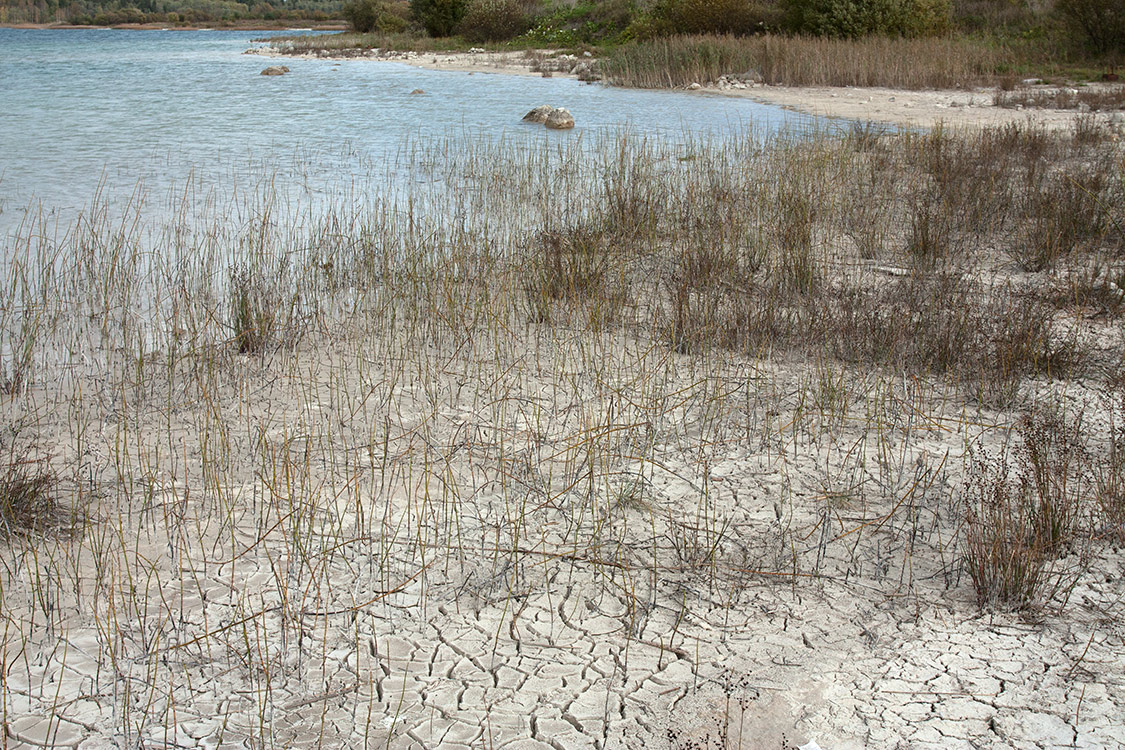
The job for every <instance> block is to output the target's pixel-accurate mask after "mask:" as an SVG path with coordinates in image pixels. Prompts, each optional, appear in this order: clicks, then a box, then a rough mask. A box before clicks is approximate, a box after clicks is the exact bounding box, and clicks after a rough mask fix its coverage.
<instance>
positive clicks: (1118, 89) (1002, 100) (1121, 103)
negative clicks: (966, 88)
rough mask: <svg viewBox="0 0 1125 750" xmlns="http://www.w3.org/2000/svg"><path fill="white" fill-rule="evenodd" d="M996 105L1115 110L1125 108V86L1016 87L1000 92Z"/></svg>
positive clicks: (997, 94) (1092, 110)
mask: <svg viewBox="0 0 1125 750" xmlns="http://www.w3.org/2000/svg"><path fill="white" fill-rule="evenodd" d="M993 101H994V103H995V104H996V106H997V107H1007V108H1009V109H1014V108H1016V107H1026V108H1036V109H1080V110H1083V111H1085V112H1113V111H1120V110H1122V109H1125V86H1100V87H1097V88H1081V89H1077V88H1053V89H1048V90H1045V91H1042V90H1036V89H1017V90H1014V91H997V92H996V96H995V97H994V100H993Z"/></svg>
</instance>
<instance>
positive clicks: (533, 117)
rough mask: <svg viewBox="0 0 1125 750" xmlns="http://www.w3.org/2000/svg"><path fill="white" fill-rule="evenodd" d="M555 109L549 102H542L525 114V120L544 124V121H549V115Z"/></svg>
mask: <svg viewBox="0 0 1125 750" xmlns="http://www.w3.org/2000/svg"><path fill="white" fill-rule="evenodd" d="M554 111H555V108H554V107H552V106H550V105H549V104H542V105H540V106H538V107H536V108H535V109H533V110H531V111H530V112H528V113H527V114H526V115H524V116H523V121H524V122H536V123H540V124H542V123H544V122H547V117H548V116H549V115H550V114H551V113H552V112H554Z"/></svg>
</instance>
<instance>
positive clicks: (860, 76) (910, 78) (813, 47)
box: [602, 34, 1011, 89]
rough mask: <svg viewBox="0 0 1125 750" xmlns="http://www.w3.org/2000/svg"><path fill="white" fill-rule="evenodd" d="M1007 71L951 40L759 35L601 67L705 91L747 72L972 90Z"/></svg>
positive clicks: (626, 57)
mask: <svg viewBox="0 0 1125 750" xmlns="http://www.w3.org/2000/svg"><path fill="white" fill-rule="evenodd" d="M1010 64H1011V58H1010V56H1009V55H1007V54H1006V53H1005V52H1003V51H1001V50H996V49H990V48H987V47H985V46H983V45H980V44H977V43H973V42H969V41H967V40H959V39H939V38H928V39H902V38H890V37H878V36H871V37H865V38H863V39H858V40H842V39H826V38H816V37H802V36H793V37H790V36H779V35H774V34H764V35H761V36H755V37H741V38H736V37H723V36H684V37H672V38H664V39H653V40H650V41H646V42H636V43H631V44H626V45H622V46H621V47H618V48H617V49H615V50H613V51H612V52H611V53H610V54H609V55H608V56H607V57H606V58H605V59H604V60H602V72H603V74H604V75H605V78H606V80H607V81H609V82H611V83H614V84H616V85H620V86H634V87H640V88H668V87H673V88H674V87H681V86H686V85H688V84H691V83H701V84H702V83H709V82H713V81H717V80H718V79H719V78H720V77H721V76H724V75H735V76H737V75H741V74H743V73H746V72H747V71H751V70H753V71H756V72H757V74H758V75H760V76H761V80H763V81H765V82H766V83H769V84H782V85H785V86H886V87H891V88H906V89H924V88H956V87H962V86H973V85H979V84H981V83H983V82H986V81H989V80H991V79H992V78H993V77H995V76H996V75H997V74H998V73H999V72H1000V71H1002V70H1003V69H1004V68H1006V67H1007V66H1008V65H1010Z"/></svg>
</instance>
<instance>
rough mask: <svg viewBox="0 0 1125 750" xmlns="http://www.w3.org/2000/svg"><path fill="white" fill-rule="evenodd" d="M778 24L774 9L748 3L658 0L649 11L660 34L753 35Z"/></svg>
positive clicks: (718, 0)
mask: <svg viewBox="0 0 1125 750" xmlns="http://www.w3.org/2000/svg"><path fill="white" fill-rule="evenodd" d="M780 21H781V14H780V12H779V11H778V10H777V9H776V7H775V6H772V5H759V4H758V3H754V2H749V1H748V0H657V2H656V4H655V5H654V6H653V8H652V23H653V27H654V30H655V31H656V33H658V34H660V35H671V34H735V35H746V34H755V33H761V32H763V31H767V30H769V29H770V28H771V27H776V26H777V25H779V24H780Z"/></svg>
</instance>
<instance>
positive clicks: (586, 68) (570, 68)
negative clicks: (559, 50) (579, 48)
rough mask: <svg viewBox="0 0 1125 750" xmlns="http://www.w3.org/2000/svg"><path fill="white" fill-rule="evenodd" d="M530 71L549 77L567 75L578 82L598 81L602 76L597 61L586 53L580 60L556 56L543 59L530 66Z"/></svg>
mask: <svg viewBox="0 0 1125 750" xmlns="http://www.w3.org/2000/svg"><path fill="white" fill-rule="evenodd" d="M531 70H532V71H534V72H536V73H542V74H543V75H544V76H548V77H549V76H550V75H551V74H552V73H567V74H569V75H573V76H574V77H576V78H577V79H578V80H580V81H588V82H589V81H600V80H601V78H602V74H601V71H600V69H599V68H598V61H597V60H594V59H593V58H591V57H590V53H589V52H587V53H585V54H584V55H583V57H582V58H579V57H577V56H575V55H558V56H556V57H545V58H542V59H540V60H536V61H535V62H533V63H532V64H531Z"/></svg>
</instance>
